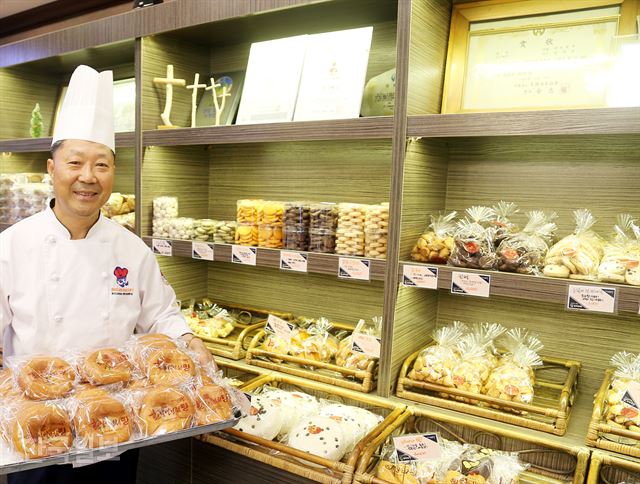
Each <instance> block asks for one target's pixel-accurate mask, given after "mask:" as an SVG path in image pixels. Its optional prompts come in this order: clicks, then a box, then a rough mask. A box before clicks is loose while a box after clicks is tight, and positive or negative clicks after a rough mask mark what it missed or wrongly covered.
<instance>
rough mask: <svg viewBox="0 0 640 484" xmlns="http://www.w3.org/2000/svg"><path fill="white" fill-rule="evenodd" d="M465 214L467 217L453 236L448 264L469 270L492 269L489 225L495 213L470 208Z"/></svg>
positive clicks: (491, 241)
mask: <svg viewBox="0 0 640 484" xmlns="http://www.w3.org/2000/svg"><path fill="white" fill-rule="evenodd" d="M466 212H467V217H466V218H465V219H463V220H460V221H459V222H458V224H457V227H456V230H455V232H454V234H453V250H452V251H451V256H450V257H449V263H450V264H451V265H454V266H456V267H468V268H470V269H493V268H494V267H495V265H496V252H495V246H494V245H493V232H492V230H491V226H490V224H491V222H493V221H494V220H495V212H494V210H493V209H492V208H489V207H482V206H473V207H470V208H468V209H467V210H466Z"/></svg>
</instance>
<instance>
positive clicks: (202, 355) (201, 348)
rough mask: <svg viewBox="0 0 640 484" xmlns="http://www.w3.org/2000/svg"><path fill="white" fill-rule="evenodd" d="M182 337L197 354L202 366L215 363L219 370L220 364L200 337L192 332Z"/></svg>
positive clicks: (214, 366)
mask: <svg viewBox="0 0 640 484" xmlns="http://www.w3.org/2000/svg"><path fill="white" fill-rule="evenodd" d="M181 339H182V340H183V341H184V342H185V344H186V345H187V348H188V349H189V350H191V351H193V352H194V353H195V354H196V355H197V358H198V363H199V364H200V366H207V365H213V368H214V369H215V370H218V365H216V362H215V360H214V359H213V355H212V354H211V352H210V351H209V349H208V348H207V347H206V346H205V345H204V343H203V342H202V340H201V339H200V338H197V337H196V336H193V335H192V334H184V335H182V336H181Z"/></svg>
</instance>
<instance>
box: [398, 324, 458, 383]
mask: <svg viewBox="0 0 640 484" xmlns="http://www.w3.org/2000/svg"><path fill="white" fill-rule="evenodd" d="M464 330H465V325H464V324H463V323H461V322H460V321H454V323H453V324H452V325H451V326H445V327H444V328H440V329H438V330H436V331H434V332H433V341H434V343H435V344H433V345H431V346H427V347H426V348H425V349H424V350H422V351H421V352H420V354H419V355H418V357H417V358H416V361H415V362H414V364H413V369H412V370H411V371H410V372H409V378H411V379H412V380H420V381H426V382H430V383H435V384H438V385H444V386H446V387H452V386H454V384H453V375H452V372H453V369H454V368H455V367H456V365H457V364H458V362H459V360H460V358H459V355H458V353H457V350H456V344H457V343H458V340H459V339H460V338H461V337H462V335H463V333H464Z"/></svg>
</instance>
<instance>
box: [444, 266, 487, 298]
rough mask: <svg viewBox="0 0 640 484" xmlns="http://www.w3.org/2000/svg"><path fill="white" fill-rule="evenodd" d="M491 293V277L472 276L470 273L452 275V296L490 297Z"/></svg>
mask: <svg viewBox="0 0 640 484" xmlns="http://www.w3.org/2000/svg"><path fill="white" fill-rule="evenodd" d="M490 292H491V276H489V275H485V274H472V273H470V272H452V273H451V294H464V295H466V296H477V297H489V293H490Z"/></svg>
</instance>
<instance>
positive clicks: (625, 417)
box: [605, 351, 640, 432]
mask: <svg viewBox="0 0 640 484" xmlns="http://www.w3.org/2000/svg"><path fill="white" fill-rule="evenodd" d="M611 365H612V366H613V367H614V368H615V369H616V371H615V373H614V374H613V379H612V380H611V387H610V388H609V390H608V391H607V395H606V397H605V401H606V404H607V406H606V411H605V418H606V419H607V420H608V421H609V423H610V424H613V425H614V426H618V425H622V426H624V427H625V428H627V429H628V430H633V431H635V432H640V396H639V395H640V392H639V391H638V390H640V355H635V354H632V353H627V352H626V351H621V352H619V353H616V354H615V355H613V357H612V358H611Z"/></svg>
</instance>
